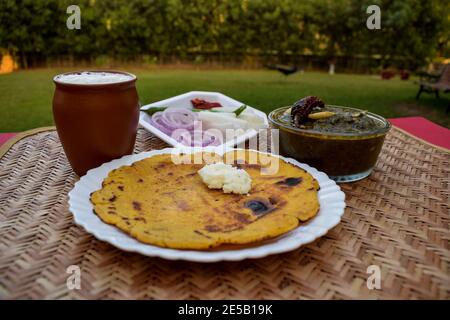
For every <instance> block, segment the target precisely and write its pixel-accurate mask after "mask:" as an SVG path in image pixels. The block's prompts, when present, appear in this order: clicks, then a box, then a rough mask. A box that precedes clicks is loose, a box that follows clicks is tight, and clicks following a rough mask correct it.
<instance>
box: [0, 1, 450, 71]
mask: <svg viewBox="0 0 450 320" xmlns="http://www.w3.org/2000/svg"><path fill="white" fill-rule="evenodd" d="M71 4H77V5H79V6H80V8H81V17H82V19H81V30H71V31H69V30H67V28H66V27H65V26H66V19H67V18H68V14H67V13H66V9H67V7H68V6H69V5H71ZM372 4H376V5H379V6H380V7H381V13H382V29H381V30H377V31H373V30H368V29H367V28H366V19H367V17H368V14H367V13H366V9H367V7H368V6H369V5H372ZM449 13H450V6H449V5H448V0H427V1H423V0H146V1H144V0H126V1H124V0H77V1H73V0H1V1H0V48H2V49H3V50H4V51H5V50H6V51H9V52H11V53H13V54H14V55H15V56H16V57H17V58H18V61H19V62H20V64H21V67H25V68H26V67H29V66H42V64H43V63H48V62H51V61H55V60H61V59H63V60H68V61H77V60H83V61H90V62H93V63H96V64H100V65H101V64H103V63H106V62H107V60H108V59H110V58H114V59H119V60H126V61H130V60H132V61H140V62H142V63H154V62H164V61H172V60H173V58H175V59H181V60H183V59H190V61H193V62H195V63H201V62H202V61H204V60H205V59H206V58H207V57H209V56H211V55H213V56H214V57H215V58H217V59H218V60H219V61H225V60H227V59H234V60H238V61H241V62H242V61H246V59H251V58H252V57H262V63H264V61H267V60H275V61H278V62H284V63H286V62H289V63H298V64H301V63H302V59H304V60H308V59H307V57H308V56H310V55H314V56H319V57H323V59H322V60H321V62H324V63H325V64H326V62H327V61H328V60H329V59H331V58H335V57H347V58H352V59H357V58H361V57H369V58H370V59H374V58H376V59H377V61H378V63H379V64H380V65H382V66H389V65H394V66H397V67H400V68H408V69H410V70H414V69H416V68H417V67H419V66H422V65H423V64H424V63H425V62H426V61H429V60H430V59H431V58H432V57H434V56H435V55H436V54H437V53H439V55H440V56H445V55H448V53H449V52H448V47H447V44H448V39H449V38H448V35H449V30H450V24H449ZM367 64H368V65H367V67H370V66H373V65H372V64H370V63H367ZM366 71H367V68H366Z"/></svg>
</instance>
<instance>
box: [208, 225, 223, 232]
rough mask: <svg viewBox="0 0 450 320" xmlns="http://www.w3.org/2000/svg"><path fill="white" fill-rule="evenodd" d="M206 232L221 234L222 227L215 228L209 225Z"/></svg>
mask: <svg viewBox="0 0 450 320" xmlns="http://www.w3.org/2000/svg"><path fill="white" fill-rule="evenodd" d="M205 230H206V231H208V232H219V231H220V227H218V226H214V225H208V226H205Z"/></svg>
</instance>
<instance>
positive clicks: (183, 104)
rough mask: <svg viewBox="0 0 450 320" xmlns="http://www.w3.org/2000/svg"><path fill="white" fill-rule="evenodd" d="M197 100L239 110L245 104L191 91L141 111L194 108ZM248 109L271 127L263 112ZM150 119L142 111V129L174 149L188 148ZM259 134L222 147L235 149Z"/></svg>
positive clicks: (216, 94) (247, 133)
mask: <svg viewBox="0 0 450 320" xmlns="http://www.w3.org/2000/svg"><path fill="white" fill-rule="evenodd" d="M195 98H199V99H204V100H206V101H210V102H219V103H220V104H221V105H222V106H223V107H236V108H239V107H240V106H242V105H243V104H245V103H243V102H240V101H237V100H234V99H232V98H230V97H228V96H226V95H224V94H222V93H219V92H208V91H190V92H187V93H183V94H181V95H179V96H175V97H172V98H169V99H165V100H161V101H158V102H154V103H151V104H147V105H145V106H142V107H141V110H147V109H150V108H152V107H174V108H192V104H191V100H192V99H195ZM245 105H246V104H245ZM247 108H249V109H250V110H252V111H253V112H254V113H255V114H256V115H257V116H259V117H261V118H262V119H263V120H264V125H265V126H266V127H268V126H269V122H268V120H267V115H266V114H265V113H264V112H262V111H260V110H258V109H255V108H253V107H250V106H248V105H247ZM149 119H150V116H149V115H148V114H146V113H145V112H142V111H141V113H140V116H139V124H140V125H141V126H142V127H144V128H145V129H146V130H148V131H150V132H151V133H153V134H154V135H155V136H157V137H158V138H160V139H161V140H163V141H165V142H167V143H168V144H170V145H171V146H173V147H179V148H183V147H184V148H185V147H186V146H185V145H182V144H181V143H179V142H178V141H176V140H175V139H173V138H171V137H170V136H169V135H167V134H165V133H164V132H161V131H160V130H158V129H157V128H155V127H154V126H152V125H151V124H150V122H149ZM257 134H258V132H257V131H256V130H253V129H251V130H248V131H246V132H245V134H242V135H240V136H237V137H235V138H234V139H230V140H228V141H225V142H224V143H223V144H221V145H220V146H222V147H223V146H225V147H234V146H236V145H239V144H241V143H243V142H245V141H246V140H248V139H251V138H253V137H255V136H256V135H257Z"/></svg>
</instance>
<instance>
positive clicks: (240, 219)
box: [234, 212, 251, 224]
mask: <svg viewBox="0 0 450 320" xmlns="http://www.w3.org/2000/svg"><path fill="white" fill-rule="evenodd" d="M234 217H235V218H236V220H237V221H238V222H240V223H245V224H247V223H250V222H251V220H249V217H248V216H247V215H246V214H244V213H239V212H237V213H235V214H234Z"/></svg>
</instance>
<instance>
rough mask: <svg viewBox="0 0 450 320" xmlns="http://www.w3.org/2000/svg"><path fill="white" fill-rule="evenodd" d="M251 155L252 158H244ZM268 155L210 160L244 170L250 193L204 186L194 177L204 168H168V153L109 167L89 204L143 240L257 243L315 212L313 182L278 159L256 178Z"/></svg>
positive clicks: (201, 246)
mask: <svg viewBox="0 0 450 320" xmlns="http://www.w3.org/2000/svg"><path fill="white" fill-rule="evenodd" d="M197 155H198V154H197ZM255 155H257V157H256V158H258V159H257V161H256V162H251V161H249V160H250V159H251V158H250V157H252V156H255ZM192 156H194V155H192ZM258 156H259V157H258ZM263 156H264V157H265V160H266V161H263V160H262V159H263V158H262V157H263ZM267 157H273V156H271V155H268V154H261V153H256V152H254V151H248V150H246V151H243V150H240V151H231V152H229V153H227V154H225V155H224V156H223V157H221V156H219V155H217V154H215V155H214V157H213V159H214V160H213V162H219V161H223V162H225V163H232V164H233V165H235V166H237V167H239V168H242V169H245V170H246V171H247V172H248V174H249V175H250V176H251V179H252V188H251V191H250V193H249V194H248V195H240V194H225V193H223V192H222V190H217V189H208V187H207V186H206V185H205V184H204V183H203V182H202V180H201V177H200V176H199V174H198V173H197V172H198V170H200V169H201V168H202V167H203V166H204V165H205V164H206V163H202V164H195V163H192V164H174V162H173V161H172V158H171V155H170V154H161V155H155V156H152V157H150V158H146V159H144V160H141V161H137V162H134V163H133V164H132V165H129V166H122V167H120V168H118V169H115V170H112V171H111V172H110V173H109V175H108V177H107V178H106V179H105V180H104V181H103V184H102V188H101V189H100V190H97V191H95V192H93V193H92V194H91V202H92V203H93V205H94V211H95V213H96V214H97V215H98V216H99V217H100V218H101V219H102V220H103V221H104V222H106V223H109V224H112V225H115V226H116V227H118V228H119V229H121V230H122V231H124V232H126V233H128V234H130V235H131V236H132V237H134V238H136V239H138V240H139V241H142V242H144V243H149V244H153V245H157V246H161V247H168V248H177V249H197V250H206V249H209V248H213V247H218V246H220V245H222V244H250V243H254V242H259V241H262V240H266V239H270V238H274V237H276V236H279V235H281V234H283V233H286V232H288V231H290V230H292V229H294V228H296V227H297V226H298V225H299V223H300V222H302V221H306V220H308V219H310V218H312V217H313V216H315V215H316V214H317V212H318V210H319V201H318V196H317V191H318V190H319V184H318V183H317V181H316V180H315V179H314V178H313V177H312V176H311V175H310V174H309V173H307V172H306V171H305V170H303V169H301V168H299V167H297V166H294V165H292V164H290V163H287V162H285V161H283V160H281V159H280V161H279V162H278V163H279V168H278V171H277V172H276V173H275V174H270V175H264V174H261V172H262V171H263V170H264V168H265V167H267V166H268V164H267V163H268V162H267V159H268V158H267ZM205 158H206V157H205ZM237 159H239V160H237ZM274 159H275V158H273V159H271V160H274ZM276 159H279V158H276ZM209 163H211V162H209Z"/></svg>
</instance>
